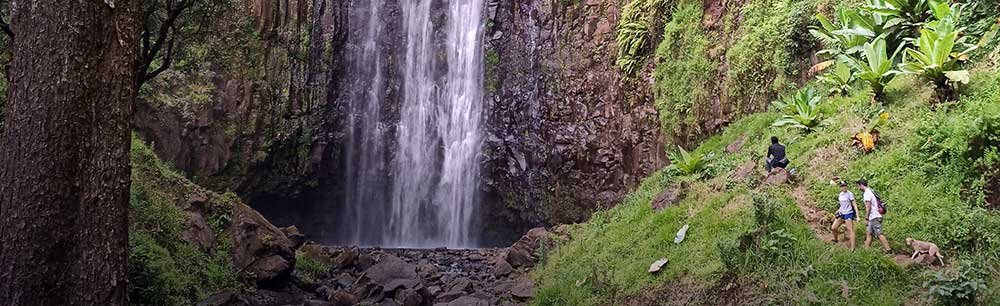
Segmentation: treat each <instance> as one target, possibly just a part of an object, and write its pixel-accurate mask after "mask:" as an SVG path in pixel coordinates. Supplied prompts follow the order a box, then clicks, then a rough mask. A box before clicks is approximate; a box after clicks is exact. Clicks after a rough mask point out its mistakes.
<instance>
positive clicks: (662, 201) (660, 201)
mask: <svg viewBox="0 0 1000 306" xmlns="http://www.w3.org/2000/svg"><path fill="white" fill-rule="evenodd" d="M683 197H684V188H682V187H681V186H680V185H672V186H669V187H667V188H664V189H663V191H662V192H660V194H658V195H657V196H656V198H654V199H653V202H651V203H650V206H652V208H653V210H654V211H660V210H663V209H664V208H667V207H670V206H673V205H674V204H675V203H677V201H680V199H681V198H683Z"/></svg>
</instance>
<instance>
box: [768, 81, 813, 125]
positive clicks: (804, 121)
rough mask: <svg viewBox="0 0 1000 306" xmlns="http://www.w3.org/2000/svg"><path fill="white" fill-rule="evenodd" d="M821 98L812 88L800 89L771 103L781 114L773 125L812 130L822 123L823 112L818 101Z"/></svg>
mask: <svg viewBox="0 0 1000 306" xmlns="http://www.w3.org/2000/svg"><path fill="white" fill-rule="evenodd" d="M822 100H823V97H822V96H820V94H819V92H817V91H816V90H815V89H812V88H806V89H801V90H799V91H797V92H795V93H794V94H792V95H788V96H786V97H784V99H782V101H774V102H773V103H772V105H773V106H774V108H777V109H778V110H780V111H781V113H782V114H783V115H782V117H781V118H780V119H778V120H777V121H775V122H774V124H773V126H778V127H781V126H787V127H792V128H798V129H802V130H805V131H806V132H809V131H812V130H813V129H815V128H817V127H819V126H820V125H822V124H823V112H822V111H821V110H820V107H819V103H820V101H822Z"/></svg>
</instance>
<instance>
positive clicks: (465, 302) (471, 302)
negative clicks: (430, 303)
mask: <svg viewBox="0 0 1000 306" xmlns="http://www.w3.org/2000/svg"><path fill="white" fill-rule="evenodd" d="M490 305H491V303H490V302H489V301H487V300H483V299H480V298H477V297H473V296H463V297H460V298H457V299H455V300H452V301H449V302H445V303H434V306H490Z"/></svg>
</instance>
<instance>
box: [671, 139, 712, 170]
mask: <svg viewBox="0 0 1000 306" xmlns="http://www.w3.org/2000/svg"><path fill="white" fill-rule="evenodd" d="M669 158H670V169H671V170H672V171H674V172H678V173H680V174H683V175H692V174H699V175H700V174H702V173H703V172H704V171H705V170H708V167H709V164H708V158H707V157H706V156H705V155H704V154H701V153H689V152H688V151H687V150H684V148H681V147H680V146H677V152H673V153H670V156H669Z"/></svg>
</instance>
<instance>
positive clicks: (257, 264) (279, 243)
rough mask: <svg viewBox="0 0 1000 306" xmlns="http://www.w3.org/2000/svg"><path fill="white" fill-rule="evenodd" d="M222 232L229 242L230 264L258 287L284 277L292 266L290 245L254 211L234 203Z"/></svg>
mask: <svg viewBox="0 0 1000 306" xmlns="http://www.w3.org/2000/svg"><path fill="white" fill-rule="evenodd" d="M231 218H232V219H231V222H230V224H229V227H228V229H227V230H226V233H227V234H228V236H229V237H230V238H231V239H232V243H233V244H232V248H231V255H232V259H233V265H234V266H235V267H236V269H237V270H239V271H243V274H244V275H243V276H244V277H247V278H249V279H251V280H254V281H255V282H256V283H257V284H258V285H264V284H270V283H273V282H275V281H278V280H280V279H283V278H285V277H286V276H288V275H289V274H290V273H291V271H292V270H293V269H294V266H295V252H294V251H293V250H294V249H293V248H292V246H293V243H292V241H291V240H289V239H288V238H287V237H285V234H284V233H283V232H282V231H281V230H279V229H278V228H277V227H275V226H274V225H273V224H271V222H268V221H267V219H265V218H264V217H263V216H261V215H260V213H258V212H257V211H256V210H253V209H252V208H250V207H249V206H246V205H245V204H242V203H234V204H233V208H232V217H231Z"/></svg>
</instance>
